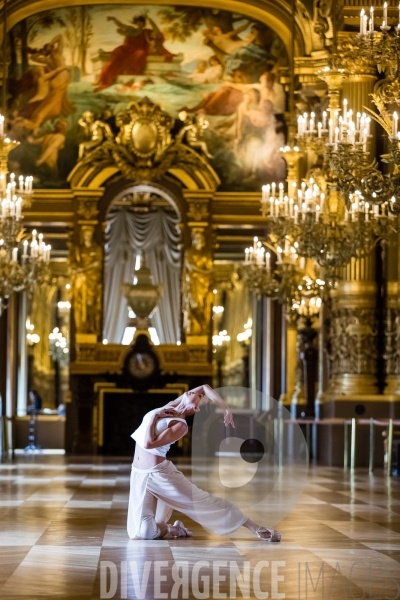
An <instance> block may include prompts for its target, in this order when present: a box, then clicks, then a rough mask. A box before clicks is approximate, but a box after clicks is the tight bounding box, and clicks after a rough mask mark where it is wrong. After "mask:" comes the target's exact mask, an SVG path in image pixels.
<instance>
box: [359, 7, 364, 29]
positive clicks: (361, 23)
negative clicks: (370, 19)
mask: <svg viewBox="0 0 400 600" xmlns="http://www.w3.org/2000/svg"><path fill="white" fill-rule="evenodd" d="M364 14H365V10H364V9H363V8H362V9H361V12H360V35H363V33H364V32H363V25H364Z"/></svg>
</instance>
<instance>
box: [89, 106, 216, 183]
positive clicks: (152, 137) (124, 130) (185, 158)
mask: <svg viewBox="0 0 400 600" xmlns="http://www.w3.org/2000/svg"><path fill="white" fill-rule="evenodd" d="M115 121H116V126H117V127H118V128H119V133H118V135H116V136H114V135H112V136H111V137H109V136H104V137H103V139H102V141H101V142H100V143H99V144H96V145H95V147H94V148H93V149H92V150H91V151H88V152H85V153H84V156H82V157H81V161H80V164H81V165H89V164H90V165H93V164H95V165H97V166H102V167H106V166H109V165H111V164H112V165H114V166H116V167H117V168H118V169H119V170H120V171H121V174H122V175H123V176H124V177H125V178H126V179H131V180H137V179H141V180H148V181H151V180H154V179H158V178H160V177H162V176H163V175H164V174H165V173H166V172H167V171H168V170H169V169H170V168H171V167H178V166H181V167H182V166H190V165H192V166H193V167H201V168H202V169H204V166H205V162H204V161H205V160H206V159H205V158H204V156H205V157H207V158H211V155H210V154H209V153H208V150H207V146H206V145H205V142H203V141H202V140H200V139H199V138H200V133H199V132H200V129H201V131H202V130H203V129H204V123H203V124H201V126H200V124H199V123H198V122H197V121H196V122H193V123H191V124H190V126H189V125H186V126H184V127H183V128H182V133H181V134H178V135H177V136H176V137H173V135H172V133H171V130H172V128H173V126H174V122H175V120H174V119H173V118H172V117H171V116H170V115H169V114H168V113H166V112H165V111H163V110H162V109H161V107H160V106H159V105H157V104H154V103H153V102H152V101H151V100H149V98H143V100H141V101H140V102H131V103H130V104H129V105H128V107H127V108H126V109H125V110H123V111H120V112H119V113H118V114H117V115H116V118H115ZM185 127H186V128H185Z"/></svg>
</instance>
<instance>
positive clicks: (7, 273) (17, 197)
mask: <svg viewBox="0 0 400 600" xmlns="http://www.w3.org/2000/svg"><path fill="white" fill-rule="evenodd" d="M18 143H19V142H14V141H11V140H10V139H9V138H8V137H7V136H6V135H5V132H4V117H3V116H2V115H0V205H1V211H0V315H1V314H2V312H3V309H4V308H5V307H6V304H7V300H8V298H9V297H10V296H11V294H12V293H13V292H20V291H22V290H29V289H31V288H32V286H33V284H35V283H41V282H43V280H44V278H45V277H46V275H47V274H48V272H49V262H50V249H51V247H50V246H48V245H46V244H45V243H44V242H43V235H42V234H39V235H38V234H37V232H36V230H33V231H32V238H31V241H30V243H29V241H28V240H27V239H26V234H25V232H24V228H23V226H22V218H23V217H22V208H23V207H24V206H30V202H31V196H32V177H26V178H24V177H23V176H21V177H19V178H18V186H17V182H16V180H15V176H14V174H10V176H9V178H8V171H7V158H8V154H9V152H10V151H11V150H12V149H13V148H15V147H16V146H17V145H18ZM24 238H25V239H24Z"/></svg>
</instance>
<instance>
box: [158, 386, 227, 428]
mask: <svg viewBox="0 0 400 600" xmlns="http://www.w3.org/2000/svg"><path fill="white" fill-rule="evenodd" d="M209 400H211V401H212V402H215V404H216V405H217V406H219V407H220V408H222V410H223V411H224V423H225V425H226V426H228V425H232V427H235V424H234V422H233V416H232V412H231V409H230V408H229V406H228V404H227V403H226V402H225V400H223V399H222V398H221V396H220V395H219V394H218V393H217V392H216V391H215V390H213V388H212V387H211V386H210V385H208V384H205V385H199V386H198V387H196V388H193V389H192V390H190V391H189V392H185V394H183V395H182V396H180V397H179V398H177V399H176V400H174V401H173V402H171V403H170V404H169V406H171V407H174V408H175V409H176V411H177V413H180V412H183V411H184V410H187V409H188V408H190V407H194V408H196V409H198V407H199V406H200V405H201V404H206V403H207V402H208V401H209Z"/></svg>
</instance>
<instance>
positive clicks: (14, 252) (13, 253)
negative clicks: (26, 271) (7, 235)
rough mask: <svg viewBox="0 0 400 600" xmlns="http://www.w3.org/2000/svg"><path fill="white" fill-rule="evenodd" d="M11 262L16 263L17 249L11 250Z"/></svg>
mask: <svg viewBox="0 0 400 600" xmlns="http://www.w3.org/2000/svg"><path fill="white" fill-rule="evenodd" d="M12 261H13V262H18V248H13V251H12Z"/></svg>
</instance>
